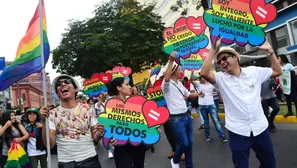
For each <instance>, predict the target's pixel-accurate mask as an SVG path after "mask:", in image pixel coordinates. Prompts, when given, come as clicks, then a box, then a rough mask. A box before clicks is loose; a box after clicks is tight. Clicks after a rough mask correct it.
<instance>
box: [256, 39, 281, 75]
mask: <svg viewBox="0 0 297 168" xmlns="http://www.w3.org/2000/svg"><path fill="white" fill-rule="evenodd" d="M259 49H262V50H265V51H266V52H267V53H268V54H269V57H270V62H271V69H272V77H277V76H280V75H282V73H283V71H282V68H281V66H280V64H279V62H278V60H277V58H276V55H275V53H274V51H273V49H272V47H271V45H270V44H269V43H268V41H267V39H266V41H265V43H264V44H263V45H262V46H260V47H259Z"/></svg>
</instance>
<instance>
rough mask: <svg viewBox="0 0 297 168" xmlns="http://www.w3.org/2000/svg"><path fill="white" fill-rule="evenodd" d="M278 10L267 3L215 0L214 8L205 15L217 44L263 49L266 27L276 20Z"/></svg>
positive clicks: (213, 40) (261, 1) (253, 0)
mask: <svg viewBox="0 0 297 168" xmlns="http://www.w3.org/2000/svg"><path fill="white" fill-rule="evenodd" d="M276 13H277V10H276V8H275V7H274V6H273V5H272V4H266V3H265V0H236V1H235V0H233V1H232V0H212V8H211V9H208V10H206V11H205V12H204V15H203V18H204V21H205V23H206V24H207V25H208V26H209V27H210V28H211V29H212V30H211V34H210V39H211V41H212V44H213V45H214V44H215V43H216V41H217V40H218V38H219V37H223V39H222V43H224V44H227V45H230V44H232V43H234V42H236V43H237V44H238V45H239V46H245V45H247V44H250V45H251V46H260V45H262V44H263V43H264V42H265V32H264V28H266V27H267V24H268V23H270V22H272V21H273V20H274V19H275V18H276Z"/></svg>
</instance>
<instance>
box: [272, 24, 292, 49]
mask: <svg viewBox="0 0 297 168" xmlns="http://www.w3.org/2000/svg"><path fill="white" fill-rule="evenodd" d="M286 32H287V29H286V27H285V26H284V27H282V28H279V29H277V30H275V38H276V47H277V48H282V47H285V46H288V40H287V39H289V38H287V33H286Z"/></svg>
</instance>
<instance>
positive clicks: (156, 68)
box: [150, 64, 161, 77]
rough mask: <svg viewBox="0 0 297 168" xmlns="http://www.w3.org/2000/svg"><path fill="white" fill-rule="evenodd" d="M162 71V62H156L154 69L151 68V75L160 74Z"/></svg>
mask: <svg viewBox="0 0 297 168" xmlns="http://www.w3.org/2000/svg"><path fill="white" fill-rule="evenodd" d="M160 71H161V65H160V64H156V65H154V66H153V68H152V70H151V75H150V77H152V76H154V75H158V74H159V73H160Z"/></svg>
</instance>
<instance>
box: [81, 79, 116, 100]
mask: <svg viewBox="0 0 297 168" xmlns="http://www.w3.org/2000/svg"><path fill="white" fill-rule="evenodd" d="M111 79H112V75H111V74H110V73H94V74H93V75H92V76H91V78H90V79H86V80H85V81H84V83H83V86H84V88H83V90H82V92H83V93H84V94H86V95H88V96H90V97H97V96H99V95H100V94H101V93H103V92H107V87H106V85H105V84H106V83H108V82H109V81H110V80H111Z"/></svg>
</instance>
